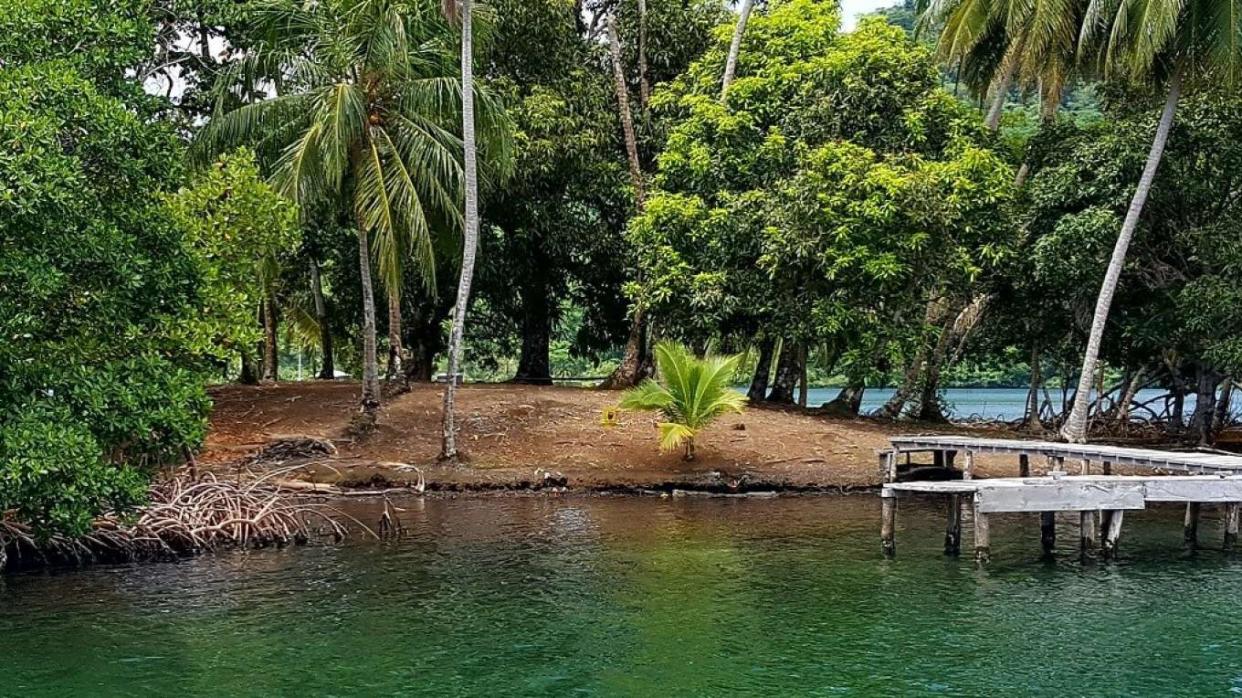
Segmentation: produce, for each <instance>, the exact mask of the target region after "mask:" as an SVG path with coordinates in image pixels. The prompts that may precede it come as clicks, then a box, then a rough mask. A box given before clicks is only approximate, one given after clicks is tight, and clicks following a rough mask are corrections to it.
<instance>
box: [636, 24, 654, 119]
mask: <svg viewBox="0 0 1242 698" xmlns="http://www.w3.org/2000/svg"><path fill="white" fill-rule="evenodd" d="M649 101H651V82H650V80H648V79H647V0H638V106H639V108H641V109H642V110H644V111H646V109H647V103H648V102H649Z"/></svg>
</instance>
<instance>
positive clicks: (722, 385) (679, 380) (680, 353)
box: [620, 342, 746, 460]
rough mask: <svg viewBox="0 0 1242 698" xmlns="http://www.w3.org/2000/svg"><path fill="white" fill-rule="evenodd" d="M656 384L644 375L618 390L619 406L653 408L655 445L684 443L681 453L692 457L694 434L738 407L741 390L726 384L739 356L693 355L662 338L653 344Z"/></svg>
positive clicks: (674, 446) (742, 402) (666, 446)
mask: <svg viewBox="0 0 1242 698" xmlns="http://www.w3.org/2000/svg"><path fill="white" fill-rule="evenodd" d="M655 355H656V366H657V368H658V369H659V373H660V377H661V378H662V379H663V380H664V384H663V385H661V384H660V383H657V382H656V381H654V380H652V379H650V378H648V379H647V380H645V381H643V382H642V383H641V384H639V385H638V386H637V387H635V388H631V389H630V390H627V391H626V392H625V394H624V395H622V396H621V402H620V406H621V407H622V408H624V409H631V410H648V411H655V412H659V413H660V414H661V415H663V417H664V421H663V422H661V423H660V450H661V451H672V450H675V449H677V448H679V447H682V446H684V447H685V459H686V460H694V439H695V437H696V436H698V434H699V432H700V431H702V430H703V429H704V428H705V427H707V426H708V425H709V424H711V423H712V421H714V420H715V419H716V418H717V417H719V416H720V415H722V414H726V413H728V412H741V411H742V408H744V407H745V406H746V396H745V395H743V394H741V393H739V392H737V391H736V390H734V389H733V388H731V387H730V384H731V383H732V382H733V374H734V373H735V372H736V371H737V364H738V360H739V359H740V358H741V356H740V355H739V356H723V357H708V358H705V359H699V358H696V357H695V356H694V355H693V354H691V353H690V351H689V350H688V349H686V348H685V347H683V346H681V345H679V344H672V343H668V342H661V343H660V344H657V345H656V348H655Z"/></svg>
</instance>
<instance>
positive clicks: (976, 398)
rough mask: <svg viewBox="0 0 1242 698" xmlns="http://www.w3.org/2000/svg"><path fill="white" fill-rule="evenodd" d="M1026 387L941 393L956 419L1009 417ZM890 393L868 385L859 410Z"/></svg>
mask: <svg viewBox="0 0 1242 698" xmlns="http://www.w3.org/2000/svg"><path fill="white" fill-rule="evenodd" d="M839 392H841V391H840V389H839V388H811V389H810V390H808V391H807V404H808V405H810V406H819V405H822V404H823V403H825V402H828V401H830V400H832V399H833V398H835V397H836V396H837V393H839ZM1164 392H1165V391H1163V390H1154V389H1149V390H1140V391H1139V393H1138V395H1137V397H1136V398H1135V402H1136V403H1137V404H1142V403H1145V402H1147V401H1149V400H1154V399H1156V398H1159V397H1161V396H1163V395H1164ZM1049 394H1050V395H1051V396H1052V399H1053V400H1056V401H1057V407H1058V408H1059V407H1060V399H1061V391H1059V390H1057V391H1049ZM1026 395H1027V391H1026V389H1025V388H946V389H945V390H943V391H941V397H942V398H943V399H944V401H945V403H946V404H947V405H948V407H949V415H948V416H950V417H952V418H954V419H959V420H980V419H996V420H1001V421H1012V420H1015V419H1021V418H1022V417H1023V416H1024V415H1025V414H1026ZM892 396H893V389H892V388H869V389H867V391H866V392H864V393H863V404H862V411H863V412H864V413H866V412H871V411H873V410H876V409H879V408H880V407H882V406H883V405H884V403H885V402H887V401H888V399H889V398H890V397H892ZM1162 405H1163V403H1161V402H1155V403H1152V405H1151V407H1152V408H1154V409H1155V411H1156V412H1160V411H1161V409H1162ZM1194 406H1195V396H1194V395H1188V396H1186V405H1185V412H1186V416H1187V418H1189V417H1190V414H1191V413H1192V412H1193V411H1194ZM1233 410H1234V412H1235V413H1236V412H1239V411H1242V391H1235V394H1234V399H1233Z"/></svg>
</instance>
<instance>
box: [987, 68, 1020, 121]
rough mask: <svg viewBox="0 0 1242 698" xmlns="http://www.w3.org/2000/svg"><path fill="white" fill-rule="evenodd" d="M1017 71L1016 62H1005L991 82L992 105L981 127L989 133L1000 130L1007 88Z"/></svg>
mask: <svg viewBox="0 0 1242 698" xmlns="http://www.w3.org/2000/svg"><path fill="white" fill-rule="evenodd" d="M1016 69H1017V61H1013V60H1006V61H1005V62H1004V64H1003V65H1002V67H1001V71H1000V72H999V73H997V75H996V79H995V80H993V81H992V105H991V106H990V107H989V108H988V115H987V118H985V119H984V120H983V125H984V126H985V127H987V129H988V130H989V131H993V132H995V131H997V130H998V129H1000V120H1001V116H1002V115H1003V114H1004V113H1005V102H1006V101H1007V100H1008V99H1009V87H1010V86H1011V85H1012V84H1013V74H1014V71H1015V70H1016Z"/></svg>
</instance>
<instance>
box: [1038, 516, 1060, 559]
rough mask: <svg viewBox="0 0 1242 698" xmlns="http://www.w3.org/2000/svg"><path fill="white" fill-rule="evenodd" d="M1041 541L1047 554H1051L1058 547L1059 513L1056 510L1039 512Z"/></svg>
mask: <svg viewBox="0 0 1242 698" xmlns="http://www.w3.org/2000/svg"><path fill="white" fill-rule="evenodd" d="M1039 543H1040V545H1042V546H1043V548H1044V554H1045V555H1051V554H1052V551H1053V550H1055V549H1056V547H1057V515H1056V513H1055V512H1051V511H1044V512H1040V514H1039Z"/></svg>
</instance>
